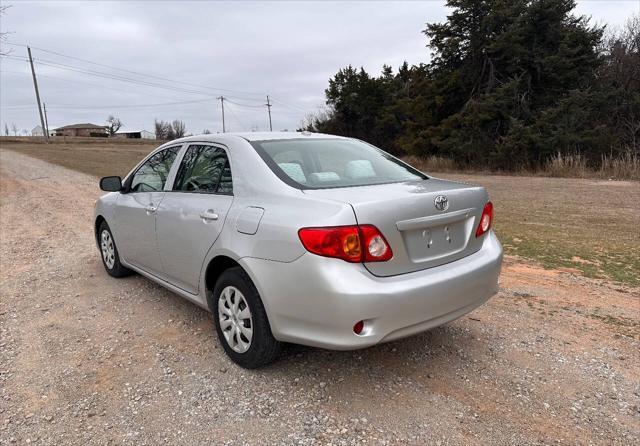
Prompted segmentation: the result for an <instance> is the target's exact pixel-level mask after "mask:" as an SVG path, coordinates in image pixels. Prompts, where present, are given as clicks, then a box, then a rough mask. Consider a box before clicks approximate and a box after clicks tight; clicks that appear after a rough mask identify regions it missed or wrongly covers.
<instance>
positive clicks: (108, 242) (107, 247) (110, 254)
mask: <svg viewBox="0 0 640 446" xmlns="http://www.w3.org/2000/svg"><path fill="white" fill-rule="evenodd" d="M100 249H101V251H102V259H103V260H104V264H105V265H107V268H109V269H112V268H113V265H115V263H116V248H115V246H114V245H113V239H112V238H111V234H110V233H109V231H107V230H106V229H105V230H104V231H102V234H100Z"/></svg>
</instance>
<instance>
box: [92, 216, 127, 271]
mask: <svg viewBox="0 0 640 446" xmlns="http://www.w3.org/2000/svg"><path fill="white" fill-rule="evenodd" d="M98 243H99V244H100V254H101V257H102V264H103V265H104V269H106V270H107V273H108V274H109V275H110V276H112V277H125V276H128V275H130V274H131V273H132V271H131V270H130V269H129V268H126V267H124V266H122V264H121V263H120V256H119V255H118V248H117V247H116V242H115V240H114V239H113V234H112V233H111V229H110V228H109V225H108V224H107V222H106V221H103V222H102V223H100V228H99V229H98Z"/></svg>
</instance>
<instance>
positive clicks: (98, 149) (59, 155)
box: [0, 137, 162, 177]
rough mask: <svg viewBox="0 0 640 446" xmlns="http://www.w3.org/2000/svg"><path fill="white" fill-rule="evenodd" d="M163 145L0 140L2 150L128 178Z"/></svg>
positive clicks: (118, 141)
mask: <svg viewBox="0 0 640 446" xmlns="http://www.w3.org/2000/svg"><path fill="white" fill-rule="evenodd" d="M161 143H162V142H161V141H155V140H142V139H138V140H134V139H129V140H127V139H124V140H123V139H103V138H64V137H56V138H55V139H54V140H52V143H50V144H44V142H43V141H42V140H40V139H39V138H28V137H27V138H19V137H18V138H13V137H8V138H6V137H0V148H2V149H10V150H15V151H16V152H20V153H24V154H25V155H29V156H32V157H34V158H39V159H42V160H44V161H48V162H50V163H54V164H59V165H61V166H64V167H67V168H69V169H73V170H77V171H79V172H83V173H87V174H89V175H94V176H96V177H103V176H107V175H120V176H122V177H124V176H125V175H126V174H127V173H129V171H130V170H131V169H132V168H133V167H134V166H135V165H136V164H137V163H138V162H139V161H140V160H141V159H142V158H144V157H145V155H147V154H148V153H149V152H151V151H152V150H153V149H154V148H156V147H157V146H159V145H160V144H161Z"/></svg>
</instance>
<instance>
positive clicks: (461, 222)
mask: <svg viewBox="0 0 640 446" xmlns="http://www.w3.org/2000/svg"><path fill="white" fill-rule="evenodd" d="M304 192H305V193H306V194H309V195H312V196H317V197H322V198H326V199H332V200H336V201H340V202H346V203H349V204H350V205H351V206H352V207H353V210H354V213H355V215H356V220H357V222H358V224H372V225H375V226H376V227H377V228H378V229H379V230H380V232H382V234H383V235H384V237H385V238H386V240H387V242H388V243H389V245H390V246H391V249H392V251H393V258H392V259H391V260H388V261H386V262H369V263H365V267H366V268H367V269H368V270H369V271H370V272H371V273H372V274H374V275H376V276H393V275H398V274H405V273H410V272H414V271H419V270H423V269H427V268H432V267H435V266H439V265H443V264H445V263H449V262H453V261H455V260H458V259H461V258H463V257H466V256H468V255H471V254H473V253H474V252H476V251H478V250H479V249H480V247H481V245H482V240H481V239H476V237H475V229H476V227H477V225H478V222H479V221H480V216H481V215H482V209H483V206H484V204H485V203H486V202H487V201H488V196H487V193H486V191H485V190H484V188H482V187H477V186H471V185H467V184H463V183H458V182H453V181H446V180H439V179H435V178H429V179H426V180H423V181H412V182H405V183H392V184H384V185H373V186H359V187H343V188H334V189H307V190H305V191H304ZM437 197H444V198H446V204H441V205H440V208H441V209H438V208H437V207H436V198H437ZM438 201H439V202H440V203H442V202H443V198H438Z"/></svg>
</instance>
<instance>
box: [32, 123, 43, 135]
mask: <svg viewBox="0 0 640 446" xmlns="http://www.w3.org/2000/svg"><path fill="white" fill-rule="evenodd" d="M31 136H44V132H43V131H42V127H41V126H39V125H37V126H35V127H34V128H32V129H31Z"/></svg>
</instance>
